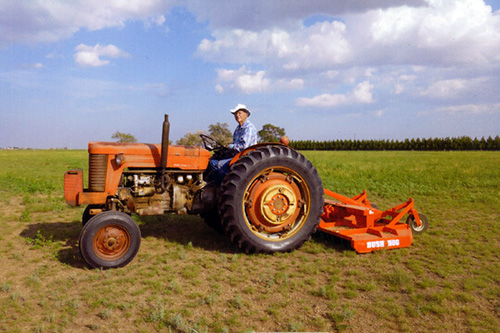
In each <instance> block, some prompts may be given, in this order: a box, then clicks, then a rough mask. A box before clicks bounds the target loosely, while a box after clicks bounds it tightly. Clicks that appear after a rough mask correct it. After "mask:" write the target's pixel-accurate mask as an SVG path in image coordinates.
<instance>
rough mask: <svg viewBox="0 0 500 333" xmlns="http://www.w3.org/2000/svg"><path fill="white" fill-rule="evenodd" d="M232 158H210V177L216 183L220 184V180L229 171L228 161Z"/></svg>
mask: <svg viewBox="0 0 500 333" xmlns="http://www.w3.org/2000/svg"><path fill="white" fill-rule="evenodd" d="M231 160H232V158H226V159H223V160H212V159H211V160H210V163H209V164H210V167H211V169H212V170H211V173H210V175H211V177H212V179H213V180H214V181H215V182H216V183H217V184H221V183H222V180H223V179H224V177H225V176H226V174H227V173H228V171H229V162H231Z"/></svg>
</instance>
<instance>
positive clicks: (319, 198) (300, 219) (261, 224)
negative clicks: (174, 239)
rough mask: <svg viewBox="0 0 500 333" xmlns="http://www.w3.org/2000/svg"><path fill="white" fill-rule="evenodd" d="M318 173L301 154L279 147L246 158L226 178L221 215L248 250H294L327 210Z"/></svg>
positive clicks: (231, 234)
mask: <svg viewBox="0 0 500 333" xmlns="http://www.w3.org/2000/svg"><path fill="white" fill-rule="evenodd" d="M323 201H324V199H323V186H322V183H321V179H320V178H319V175H318V172H317V171H316V169H315V168H314V167H313V165H312V164H311V162H309V161H308V160H307V159H306V158H305V157H304V156H303V155H302V154H300V153H298V152H296V151H295V150H293V149H291V148H289V147H286V146H279V145H269V146H263V147H259V148H256V149H255V150H253V151H250V152H248V153H247V154H246V155H245V156H243V157H241V158H240V159H239V160H238V161H237V162H236V163H235V164H234V165H233V166H232V167H231V170H230V172H229V173H228V174H227V176H226V177H225V179H224V182H223V186H222V198H221V209H220V212H221V217H222V224H223V226H224V229H225V231H226V232H227V233H228V234H229V237H230V239H231V241H232V242H233V243H234V244H236V245H237V246H238V247H239V248H240V249H241V250H243V251H245V252H247V253H273V252H289V251H292V250H295V249H297V248H299V247H300V246H301V245H302V244H303V243H304V242H305V241H307V240H309V239H310V237H311V234H312V233H314V232H315V231H316V227H317V225H318V223H319V221H320V215H321V214H322V212H323Z"/></svg>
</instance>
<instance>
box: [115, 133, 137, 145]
mask: <svg viewBox="0 0 500 333" xmlns="http://www.w3.org/2000/svg"><path fill="white" fill-rule="evenodd" d="M111 139H115V140H116V141H117V142H137V139H136V138H135V136H133V135H132V134H128V133H122V132H119V131H116V133H115V134H113V135H112V136H111Z"/></svg>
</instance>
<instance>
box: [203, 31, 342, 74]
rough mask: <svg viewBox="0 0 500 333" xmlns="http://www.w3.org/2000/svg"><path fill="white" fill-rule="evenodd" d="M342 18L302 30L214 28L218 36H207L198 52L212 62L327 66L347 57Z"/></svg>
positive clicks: (291, 69)
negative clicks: (228, 29) (210, 37)
mask: <svg viewBox="0 0 500 333" xmlns="http://www.w3.org/2000/svg"><path fill="white" fill-rule="evenodd" d="M345 32H346V26H345V24H343V23H342V22H339V21H333V22H320V23H316V24H315V25H313V26H310V27H301V28H300V29H299V30H295V31H290V32H289V31H286V30H284V29H281V28H274V29H272V30H264V31H260V32H255V31H248V30H239V29H236V30H230V31H217V32H214V34H213V35H214V37H215V40H209V39H204V40H202V41H201V43H200V44H199V46H198V52H197V54H198V55H199V56H201V57H203V58H204V59H206V60H209V61H212V62H231V63H257V62H262V63H264V64H266V65H268V66H279V67H281V68H282V69H284V70H288V71H294V70H297V69H306V68H318V67H321V68H325V67H328V66H333V65H335V64H340V63H344V62H346V61H348V59H349V58H350V56H351V52H352V50H351V46H350V43H349V42H348V41H347V40H346V39H345Z"/></svg>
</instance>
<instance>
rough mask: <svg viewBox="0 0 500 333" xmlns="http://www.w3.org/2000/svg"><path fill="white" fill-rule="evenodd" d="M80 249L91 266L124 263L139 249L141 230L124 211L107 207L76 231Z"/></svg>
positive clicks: (119, 264)
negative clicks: (105, 210)
mask: <svg viewBox="0 0 500 333" xmlns="http://www.w3.org/2000/svg"><path fill="white" fill-rule="evenodd" d="M79 245H80V253H81V254H82V257H83V259H85V261H86V262H87V263H88V264H89V265H90V266H92V267H94V268H104V269H106V268H117V267H123V266H125V265H127V264H128V263H129V262H130V261H132V259H134V257H135V255H136V254H137V252H138V251H139V247H140V245H141V230H140V229H139V226H138V225H137V224H136V223H135V221H134V220H133V219H132V218H131V217H130V216H129V215H127V214H125V213H122V212H116V211H107V212H103V213H100V214H98V215H96V216H94V217H93V218H91V219H90V220H89V221H88V222H87V223H86V224H85V226H84V227H83V229H82V231H81V232H80V242H79Z"/></svg>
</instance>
